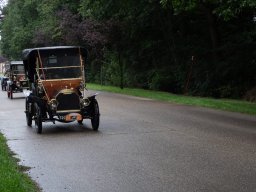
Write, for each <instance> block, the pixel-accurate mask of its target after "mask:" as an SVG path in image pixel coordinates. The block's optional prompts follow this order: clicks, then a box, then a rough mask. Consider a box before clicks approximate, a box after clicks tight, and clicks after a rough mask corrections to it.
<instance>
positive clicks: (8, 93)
mask: <svg viewBox="0 0 256 192" xmlns="http://www.w3.org/2000/svg"><path fill="white" fill-rule="evenodd" d="M7 97H8V98H10V90H9V89H7Z"/></svg>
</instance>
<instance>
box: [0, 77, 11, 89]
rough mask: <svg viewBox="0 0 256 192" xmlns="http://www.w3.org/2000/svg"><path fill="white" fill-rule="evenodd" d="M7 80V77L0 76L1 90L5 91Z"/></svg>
mask: <svg viewBox="0 0 256 192" xmlns="http://www.w3.org/2000/svg"><path fill="white" fill-rule="evenodd" d="M8 80H9V78H8V77H6V76H4V77H1V87H2V91H6V87H7V81H8Z"/></svg>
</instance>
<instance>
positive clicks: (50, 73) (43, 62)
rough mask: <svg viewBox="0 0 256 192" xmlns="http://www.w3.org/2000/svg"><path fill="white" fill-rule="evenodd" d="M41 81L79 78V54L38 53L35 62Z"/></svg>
mask: <svg viewBox="0 0 256 192" xmlns="http://www.w3.org/2000/svg"><path fill="white" fill-rule="evenodd" d="M37 65H38V69H39V71H38V72H39V76H40V78H41V79H44V80H47V79H69V78H81V76H82V70H81V69H82V68H81V63H80V56H79V53H76V52H65V51H61V52H54V53H48V52H47V53H40V57H39V60H38V62H37Z"/></svg>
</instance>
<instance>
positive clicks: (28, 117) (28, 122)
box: [25, 98, 32, 127]
mask: <svg viewBox="0 0 256 192" xmlns="http://www.w3.org/2000/svg"><path fill="white" fill-rule="evenodd" d="M31 107H32V106H31ZM25 109H26V120H27V126H29V127H31V125H32V113H31V112H32V109H29V103H28V101H27V98H26V103H25Z"/></svg>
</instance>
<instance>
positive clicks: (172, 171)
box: [0, 91, 256, 192]
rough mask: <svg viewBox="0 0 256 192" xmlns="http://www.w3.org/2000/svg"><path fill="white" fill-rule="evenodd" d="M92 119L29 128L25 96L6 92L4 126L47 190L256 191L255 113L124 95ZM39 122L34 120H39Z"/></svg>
mask: <svg viewBox="0 0 256 192" xmlns="http://www.w3.org/2000/svg"><path fill="white" fill-rule="evenodd" d="M97 98H98V102H99V107H100V112H101V122H100V129H99V132H93V131H92V130H91V125H90V121H89V120H87V121H86V122H85V124H84V125H83V126H81V125H78V124H77V123H75V122H74V123H71V124H61V123H57V124H56V125H53V124H51V123H45V124H43V134H42V135H38V134H36V132H35V130H34V129H33V128H29V127H27V126H26V121H25V114H24V105H25V101H24V97H23V95H22V93H21V94H15V95H14V99H13V100H10V99H8V98H7V96H6V92H3V91H0V106H1V110H0V131H1V132H2V133H4V135H5V136H6V137H7V139H8V145H9V146H10V148H11V149H12V150H13V151H14V152H15V153H16V154H17V157H19V158H20V160H21V162H20V163H21V164H22V165H25V166H29V167H31V169H30V170H29V171H28V173H29V175H30V176H31V177H32V178H33V179H34V180H35V181H36V182H37V183H38V184H39V185H40V187H41V188H42V190H43V191H45V192H164V191H166V192H167V191H168V192H216V191H220V192H225V191H227V192H245V191H246V192H247V191H248V192H253V191H256V153H255V152H256V117H255V116H249V115H243V114H238V113H230V112H221V111H218V110H212V109H206V108H200V107H191V106H183V105H176V104H169V103H165V102H158V101H153V100H149V99H142V98H137V97H130V96H124V95H118V94H110V93H104V92H102V93H100V95H99V96H97ZM33 126H34V124H33Z"/></svg>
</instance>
